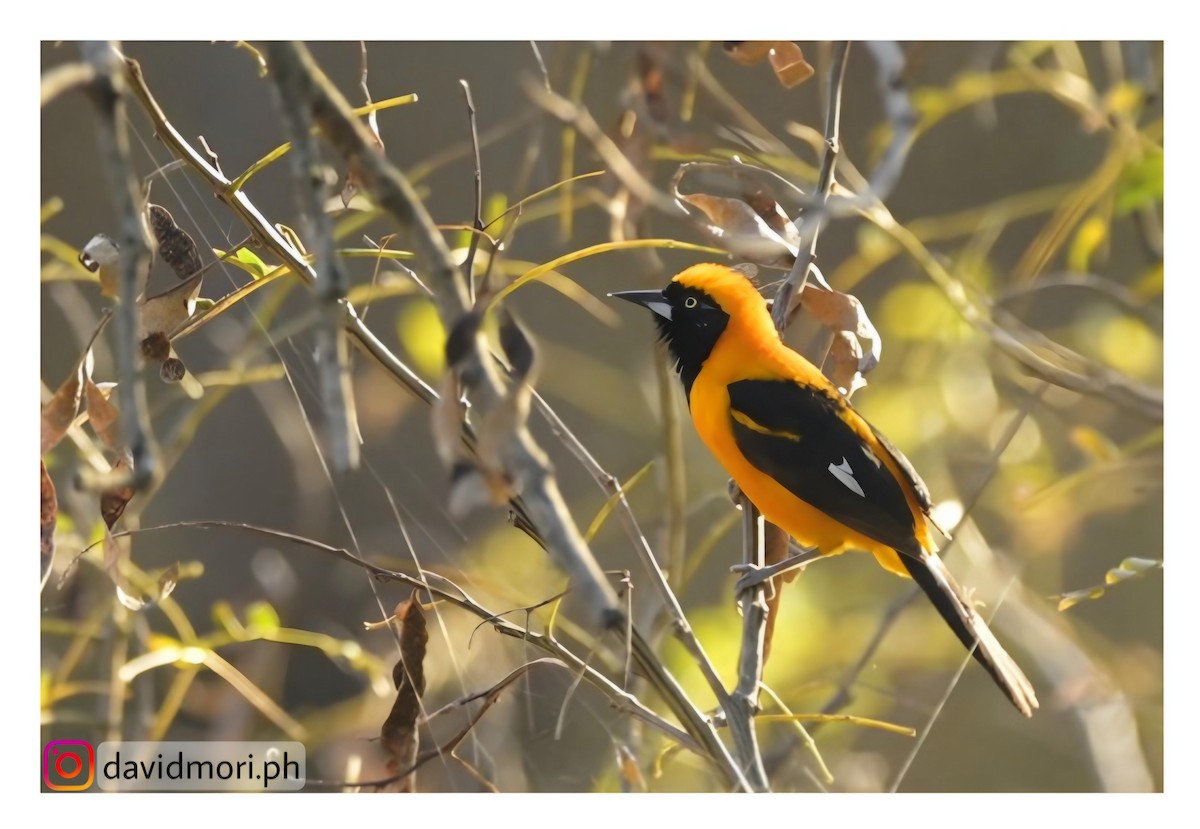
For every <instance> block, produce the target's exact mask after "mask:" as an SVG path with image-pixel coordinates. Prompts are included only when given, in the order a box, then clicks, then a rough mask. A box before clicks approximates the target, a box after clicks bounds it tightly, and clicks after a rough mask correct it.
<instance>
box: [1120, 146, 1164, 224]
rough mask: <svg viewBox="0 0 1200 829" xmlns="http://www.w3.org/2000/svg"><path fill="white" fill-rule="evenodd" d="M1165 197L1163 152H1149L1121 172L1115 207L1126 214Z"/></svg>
mask: <svg viewBox="0 0 1200 829" xmlns="http://www.w3.org/2000/svg"><path fill="white" fill-rule="evenodd" d="M1162 198H1163V153H1162V152H1161V151H1159V152H1151V153H1147V154H1146V155H1145V156H1143V157H1142V158H1141V159H1139V160H1138V161H1135V162H1134V163H1132V164H1130V165H1129V166H1128V167H1126V168H1125V169H1124V170H1123V171H1122V172H1121V178H1120V180H1119V181H1118V182H1117V199H1116V204H1115V206H1114V209H1115V211H1116V213H1117V215H1118V216H1124V215H1125V214H1127V213H1131V212H1132V211H1134V210H1137V209H1138V208H1139V207H1144V206H1146V205H1148V204H1153V203H1155V202H1157V201H1162Z"/></svg>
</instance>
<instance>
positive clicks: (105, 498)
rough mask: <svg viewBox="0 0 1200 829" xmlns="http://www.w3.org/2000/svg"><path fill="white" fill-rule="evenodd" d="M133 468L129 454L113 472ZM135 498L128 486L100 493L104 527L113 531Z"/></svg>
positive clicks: (118, 463)
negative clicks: (113, 527)
mask: <svg viewBox="0 0 1200 829" xmlns="http://www.w3.org/2000/svg"><path fill="white" fill-rule="evenodd" d="M131 468H132V463H131V461H130V459H129V455H128V453H122V455H121V457H120V458H118V459H117V462H116V464H114V465H113V472H121V471H123V470H128V469H131ZM131 498H133V488H132V487H128V486H122V487H117V488H116V489H110V490H108V491H106V492H102V493H100V517H101V518H103V519H104V526H106V527H108V528H109V529H110V530H111V529H112V526H113V524H115V523H117V520H118V519H119V518H120V517H121V515H122V514H124V512H125V507H126V506H128V504H129V501H130V499H131Z"/></svg>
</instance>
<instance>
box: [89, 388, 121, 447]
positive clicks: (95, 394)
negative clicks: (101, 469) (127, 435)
mask: <svg viewBox="0 0 1200 829" xmlns="http://www.w3.org/2000/svg"><path fill="white" fill-rule="evenodd" d="M114 385H115V384H114ZM112 388H113V386H111V385H110V386H109V394H105V391H104V390H103V389H101V388H100V387H99V386H97V385H96V384H95V383H93V382H92V381H91V379H88V380H87V381H85V382H84V389H85V396H86V397H87V413H88V422H89V423H91V424H92V431H94V432H95V433H96V435H97V437H99V438H100V439H101V440H102V441H104V445H105V446H107V447H109V448H110V449H116V448H117V447H118V446H119V445H120V417H119V415H118V414H117V407H116V406H114V405H113V404H112V401H110V400H109V399H108V398H109V395H110V394H111V391H112Z"/></svg>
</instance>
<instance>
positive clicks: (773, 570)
mask: <svg viewBox="0 0 1200 829" xmlns="http://www.w3.org/2000/svg"><path fill="white" fill-rule="evenodd" d="M821 555H822V553H821V551H820V550H802V551H801V552H798V553H796V554H794V555H790V556H788V557H787V558H785V559H784V560H783V561H777V562H776V563H774V564H769V565H767V566H765V567H759V566H758V565H755V564H735V565H733V566H732V567H730V568H729V570H730V572H732V573H742V574H743V575H742V577H741V578H740V579H738V580H737V583H736V584H735V585H734V586H733V590H734V594H735V595H741V593H742V591H744V590H753V589H755V588H756V587H758V586H759V585H760V584H762V583H763V582H767V583H768V585H767V586H768V587H769V588H770V592H769V593H768V595H774V592H775V583H774V579H775V577H776V576H781V575H783V574H784V573H789V572H791V571H792V570H796V569H798V568H802V567H805V566H807V565H808V564H809V563H811V562H813V561H816V560H817V559H818V558H820V557H821Z"/></svg>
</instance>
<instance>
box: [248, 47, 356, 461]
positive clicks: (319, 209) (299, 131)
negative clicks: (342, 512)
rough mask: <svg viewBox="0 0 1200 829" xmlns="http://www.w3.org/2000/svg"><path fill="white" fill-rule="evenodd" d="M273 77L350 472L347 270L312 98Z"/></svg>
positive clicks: (340, 450) (336, 432)
mask: <svg viewBox="0 0 1200 829" xmlns="http://www.w3.org/2000/svg"><path fill="white" fill-rule="evenodd" d="M280 48H282V47H280V45H279V44H278V43H277V42H271V43H268V44H267V47H266V53H267V55H268V60H269V61H270V64H271V65H274V63H275V61H276V53H277V52H278V50H279V49H280ZM271 78H272V79H273V80H274V81H275V89H276V91H277V92H278V94H279V104H280V114H281V115H282V117H283V122H284V125H285V128H286V132H287V133H288V134H289V138H290V141H291V144H292V153H291V157H292V168H293V170H294V173H295V177H296V189H297V193H298V196H299V198H300V202H301V204H302V205H303V207H304V214H305V218H306V220H307V222H308V225H309V235H310V237H311V242H310V244H311V246H312V249H313V253H314V254H315V257H316V258H315V262H316V271H317V279H316V284H315V285H314V287H315V289H316V291H315V293H316V300H317V307H318V314H319V316H320V323H321V324H320V325H319V326H318V328H317V370H318V372H319V374H320V387H321V402H322V404H323V406H324V410H325V416H326V418H327V419H328V421H329V423H328V429H329V443H330V447H331V449H332V452H333V462H334V467H335V468H336V469H337V470H338V471H339V472H345V471H346V470H349V469H355V468H357V467H358V462H359V445H358V439H357V432H358V430H357V427H356V423H355V416H354V388H353V386H352V384H351V382H350V358H349V354H348V352H347V348H346V338H345V337H344V336H343V334H342V328H343V318H344V309H343V308H342V303H343V302H344V301H345V297H346V282H347V280H346V274H345V270H344V268H343V267H342V260H341V257H340V256H338V253H337V243H336V242H335V241H334V238H333V222H331V221H330V219H329V214H328V213H326V212H325V207H324V204H325V187H324V183H323V181H322V176H321V166H320V150H319V148H318V146H317V139H316V136H315V135H313V129H312V126H313V124H312V112H311V110H310V108H309V105H308V101H307V100H306V99H305V98H304V96H303V94H302V90H301V89H299V88H298V87H297V85H296V83H295V79H294V78H292V77H291V76H289V75H286V74H280V73H276V72H272V73H271Z"/></svg>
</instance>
